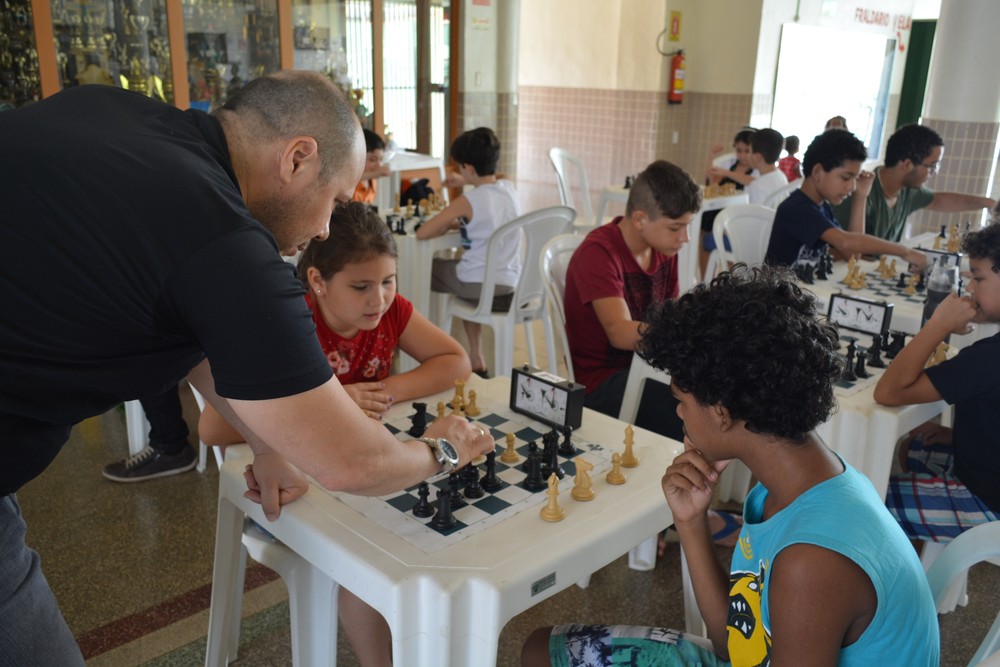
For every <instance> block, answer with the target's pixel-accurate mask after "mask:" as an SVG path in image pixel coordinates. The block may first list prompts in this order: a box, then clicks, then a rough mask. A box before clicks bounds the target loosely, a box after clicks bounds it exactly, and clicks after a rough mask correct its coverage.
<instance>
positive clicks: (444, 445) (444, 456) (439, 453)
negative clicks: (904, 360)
mask: <svg viewBox="0 0 1000 667" xmlns="http://www.w3.org/2000/svg"><path fill="white" fill-rule="evenodd" d="M419 440H420V441H421V442H423V443H426V444H427V446H428V447H430V448H431V451H432V452H434V458H435V459H437V462H438V463H440V464H441V472H451V471H452V470H454V469H455V468H456V467H457V466H458V452H457V451H455V447H454V446H453V445H452V444H451V443H450V442H448V441H447V440H445V439H444V438H419Z"/></svg>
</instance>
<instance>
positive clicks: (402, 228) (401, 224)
mask: <svg viewBox="0 0 1000 667" xmlns="http://www.w3.org/2000/svg"><path fill="white" fill-rule="evenodd" d="M396 234H397V235H399V236H406V221H405V220H403V216H399V217H398V218H396Z"/></svg>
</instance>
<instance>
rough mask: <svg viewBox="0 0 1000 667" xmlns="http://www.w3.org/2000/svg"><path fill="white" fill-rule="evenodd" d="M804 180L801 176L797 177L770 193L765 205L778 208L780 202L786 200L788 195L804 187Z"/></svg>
mask: <svg viewBox="0 0 1000 667" xmlns="http://www.w3.org/2000/svg"><path fill="white" fill-rule="evenodd" d="M802 180H803V179H801V178H796V179H795V180H794V181H792V182H791V183H789V184H788V185H784V186H782V187H780V188H778V189H777V190H775V191H774V192H772V193H771V194H769V195H768V196H767V198H766V199H765V200H764V206H767V207H768V208H778V204H780V203H781V202H783V201H785V199H787V198H788V195H790V194H792V193H793V192H795V191H796V190H798V189H799V188H800V187H802Z"/></svg>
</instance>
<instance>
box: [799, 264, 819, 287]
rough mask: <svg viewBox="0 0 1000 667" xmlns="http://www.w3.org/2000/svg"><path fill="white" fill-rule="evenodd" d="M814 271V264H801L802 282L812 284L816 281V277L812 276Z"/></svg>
mask: <svg viewBox="0 0 1000 667" xmlns="http://www.w3.org/2000/svg"><path fill="white" fill-rule="evenodd" d="M815 273H816V265H815V264H809V263H805V264H802V282H804V283H805V284H806V285H812V284H814V283H815V282H816V279H815V278H814V277H813V276H814V275H815Z"/></svg>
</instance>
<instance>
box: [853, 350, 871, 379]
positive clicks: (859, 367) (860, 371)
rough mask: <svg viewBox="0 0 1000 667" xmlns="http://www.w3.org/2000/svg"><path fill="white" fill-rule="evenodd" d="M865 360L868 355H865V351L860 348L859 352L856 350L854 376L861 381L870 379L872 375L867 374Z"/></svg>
mask: <svg viewBox="0 0 1000 667" xmlns="http://www.w3.org/2000/svg"><path fill="white" fill-rule="evenodd" d="M867 358H868V355H867V354H865V349H864V348H861V349H860V350H858V360H857V362H855V364H854V374H855V375H857V376H858V377H859V378H862V379H863V378H870V377H871V376H872V374H871V373H869V372H868V369H867V368H865V360H866V359H867Z"/></svg>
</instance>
